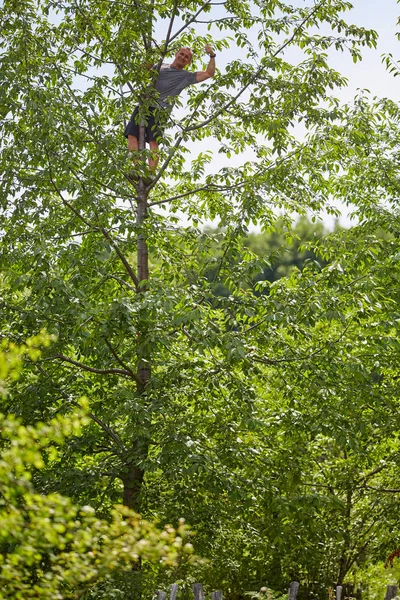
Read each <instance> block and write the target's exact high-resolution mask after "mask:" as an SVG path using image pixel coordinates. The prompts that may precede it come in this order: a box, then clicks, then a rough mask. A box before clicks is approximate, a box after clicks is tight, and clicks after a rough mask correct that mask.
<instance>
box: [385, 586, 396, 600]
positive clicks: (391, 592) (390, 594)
mask: <svg viewBox="0 0 400 600" xmlns="http://www.w3.org/2000/svg"><path fill="white" fill-rule="evenodd" d="M396 596H397V585H388V586H387V588H386V596H385V600H393V598H396Z"/></svg>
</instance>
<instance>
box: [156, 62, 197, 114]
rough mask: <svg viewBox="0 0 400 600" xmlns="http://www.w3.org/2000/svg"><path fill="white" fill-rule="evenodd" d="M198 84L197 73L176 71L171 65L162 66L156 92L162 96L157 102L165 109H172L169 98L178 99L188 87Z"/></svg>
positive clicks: (182, 70)
mask: <svg viewBox="0 0 400 600" xmlns="http://www.w3.org/2000/svg"><path fill="white" fill-rule="evenodd" d="M193 83H196V73H194V72H191V71H185V70H184V69H176V68H175V67H172V66H171V65H165V64H163V65H161V69H160V72H159V74H158V78H157V82H156V90H157V92H158V93H159V94H160V97H159V98H158V100H157V102H158V104H159V105H160V106H162V107H163V108H171V102H168V101H167V100H168V98H169V97H176V96H179V94H180V93H181V92H182V90H184V89H185V87H187V86H188V85H192V84H193Z"/></svg>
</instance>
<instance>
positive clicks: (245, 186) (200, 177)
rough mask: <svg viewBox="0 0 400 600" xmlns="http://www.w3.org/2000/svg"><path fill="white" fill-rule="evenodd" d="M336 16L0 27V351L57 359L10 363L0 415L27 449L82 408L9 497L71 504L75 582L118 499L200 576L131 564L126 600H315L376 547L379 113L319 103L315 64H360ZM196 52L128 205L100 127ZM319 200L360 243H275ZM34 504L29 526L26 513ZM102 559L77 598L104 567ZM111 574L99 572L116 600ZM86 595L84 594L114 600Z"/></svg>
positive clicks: (383, 317)
mask: <svg viewBox="0 0 400 600" xmlns="http://www.w3.org/2000/svg"><path fill="white" fill-rule="evenodd" d="M296 4H297V3H296ZM349 8H350V3H348V2H345V1H342V0H329V1H322V2H319V3H316V4H310V5H309V6H307V5H304V4H303V3H300V5H299V6H292V5H290V4H288V3H287V2H284V1H280V0H271V1H269V2H264V1H258V0H257V1H256V2H253V3H247V2H240V3H239V2H237V1H235V0H228V1H227V2H225V3H224V5H223V6H221V5H220V4H218V3H217V4H214V3H208V2H206V3H200V2H198V1H197V0H195V1H192V0H190V1H189V0H185V1H184V2H181V3H179V4H177V3H176V2H170V1H169V0H168V1H167V2H164V1H163V2H160V1H158V0H155V1H154V2H151V3H144V4H143V3H137V2H134V1H132V2H130V1H128V2H124V3H120V2H108V1H107V2H105V1H103V0H83V1H82V2H79V3H77V2H75V1H70V0H66V1H65V2H62V3H61V2H59V1H58V0H57V2H56V1H54V0H39V1H38V2H31V1H30V0H24V1H23V2H18V3H17V2H13V1H9V2H4V3H3V5H2V6H1V8H0V31H1V35H0V61H1V64H0V78H1V79H0V83H1V85H0V106H1V111H2V112H1V125H0V131H1V140H2V141H1V146H0V169H1V172H2V187H1V192H0V194H1V195H0V204H1V218H2V230H1V235H2V247H1V256H0V261H1V269H2V277H1V280H0V289H1V299H0V307H1V311H0V314H1V316H0V319H1V330H2V335H4V336H5V337H7V338H8V339H9V340H10V343H11V344H17V345H20V344H22V343H23V341H24V340H25V339H27V338H29V337H30V336H32V335H33V336H35V335H38V334H39V332H40V331H42V330H45V331H47V332H48V334H49V335H50V336H53V337H54V341H53V343H52V345H51V346H49V347H47V348H45V349H44V351H43V354H42V356H41V357H39V358H38V357H37V356H36V355H35V354H33V355H30V353H29V352H27V354H26V368H25V369H24V371H23V372H22V374H21V377H20V378H19V379H18V380H16V381H14V382H12V384H10V388H9V393H8V394H7V396H6V397H4V398H3V399H2V401H1V403H2V409H1V410H2V412H3V413H4V414H7V413H13V414H15V415H16V416H17V419H18V423H20V425H18V428H19V427H21V428H22V429H21V431H27V432H28V433H27V434H24V435H28V437H29V436H31V437H32V436H33V433H32V432H33V431H36V429H34V428H35V427H36V426H38V425H37V424H38V423H39V422H45V423H48V422H53V423H54V421H53V420H54V419H56V421H55V423H64V422H65V423H71V422H73V417H72V415H74V414H75V410H76V407H77V404H78V405H79V403H80V399H81V398H82V397H87V398H88V404H89V407H90V408H89V410H88V413H87V416H88V421H85V422H84V423H82V429H81V434H80V435H79V436H77V435H72V436H71V437H68V439H67V440H66V442H65V443H64V444H63V445H62V446H61V447H60V448H59V449H58V452H57V454H55V453H53V451H51V453H50V454H48V453H49V452H50V447H49V448H48V447H47V446H46V447H44V455H43V456H44V458H43V465H41V468H40V469H39V468H37V466H36V467H35V468H33V469H32V470H29V472H31V473H32V475H31V479H30V480H29V481H28V483H27V485H29V486H31V485H32V486H34V487H33V488H32V490H36V491H32V492H31V491H29V490H30V489H31V488H30V487H28V491H29V494H31V493H32V494H36V495H37V494H39V497H40V498H42V497H43V498H46V499H47V501H51V499H53V498H55V499H57V498H61V497H60V496H58V495H57V494H61V495H63V496H68V497H70V498H71V500H70V501H65V502H67V504H66V506H68V507H71V508H68V510H70V512H71V514H72V517H71V520H67V522H68V523H72V530H73V531H74V532H75V531H76V539H77V543H80V544H83V548H84V552H83V558H84V560H85V561H88V562H87V563H85V564H87V565H88V571H89V572H91V571H90V570H91V569H96V568H97V567H96V566H95V565H93V560H94V559H93V560H92V559H91V557H90V556H89V553H90V550H89V549H88V548H89V547H88V546H85V543H86V542H85V540H83V541H82V538H81V537H80V531H81V529H79V531H78V528H76V530H75V529H74V527H75V525H73V524H74V523H75V522H76V521H80V522H83V521H82V520H85V521H84V522H85V523H87V531H89V532H90V531H91V532H93V527H94V523H95V522H96V523H97V521H95V519H98V522H99V523H100V525H99V528H100V529H101V528H102V527H103V525H102V523H103V524H104V523H106V522H108V520H107V519H108V518H110V515H113V517H112V518H113V519H114V520H112V521H111V523H112V527H115V528H117V529H118V527H119V526H122V524H123V523H124V522H125V520H124V519H121V513H120V512H118V511H117V512H115V509H113V508H112V507H113V506H114V505H115V504H120V503H121V502H124V503H125V504H127V505H129V506H130V508H135V509H137V510H140V512H141V514H142V515H143V516H144V517H148V518H153V517H154V516H155V517H157V518H158V519H159V520H160V521H161V523H162V524H164V523H170V522H176V520H177V518H178V517H180V516H183V517H184V518H186V520H187V521H188V522H190V523H191V524H193V526H194V527H195V530H196V532H197V541H198V546H197V547H198V551H199V553H200V554H201V555H203V556H205V557H207V559H208V562H205V563H201V564H198V565H197V566H196V567H195V568H194V567H192V566H191V565H190V564H188V563H186V562H185V561H183V562H178V564H177V567H176V569H175V570H174V571H173V572H167V571H165V572H164V571H162V572H159V571H158V569H156V568H155V567H154V566H153V563H150V562H146V561H143V564H142V569H141V572H140V576H142V575H143V577H144V578H145V577H148V579H147V580H146V581H147V582H148V583H146V582H145V583H144V584H143V588H142V597H144V596H145V594H147V593H149V594H150V591H151V592H152V591H154V589H156V588H157V587H158V586H159V585H160V586H161V585H164V586H166V585H168V584H169V583H171V582H172V581H173V580H177V579H182V580H184V581H186V582H188V581H192V579H193V578H194V577H197V578H199V579H201V580H202V581H203V582H204V583H205V584H206V585H207V586H208V589H211V588H212V589H223V590H224V592H225V595H226V597H227V598H229V599H230V600H234V599H235V598H237V596H240V595H242V593H243V592H244V591H248V590H255V589H259V588H260V587H261V585H262V583H263V582H268V585H269V586H271V588H272V589H274V590H277V591H278V592H283V591H285V590H286V589H287V586H288V583H289V582H290V580H291V579H297V580H298V581H300V582H301V589H302V590H303V593H304V594H305V595H307V597H309V598H311V597H322V596H323V595H324V594H325V593H326V590H327V588H328V586H331V585H332V583H334V582H335V581H343V580H344V579H345V578H346V577H349V576H350V574H351V573H352V571H353V570H355V569H357V568H358V567H359V566H362V565H363V564H365V563H368V562H375V561H381V560H382V559H383V558H384V557H385V556H386V555H387V554H389V550H391V549H392V548H393V547H398V540H396V531H397V530H398V510H397V505H396V501H395V499H396V494H397V491H396V488H395V487H393V481H396V479H397V478H398V470H399V466H400V465H399V456H400V452H399V436H398V431H399V416H398V415H399V414H400V412H399V406H398V398H399V380H398V374H397V368H396V366H397V365H398V364H399V358H400V357H399V343H398V339H399V323H400V320H399V311H398V306H399V292H398V290H399V289H400V287H399V279H400V272H399V261H398V256H399V253H400V249H399V232H400V227H399V212H398V197H399V196H400V192H399V184H398V181H399V161H398V147H399V141H400V139H399V128H398V122H399V116H400V114H399V107H398V105H397V104H396V103H395V102H393V101H389V100H378V99H375V100H373V101H371V100H370V99H369V98H368V97H367V96H365V95H362V94H360V96H359V97H357V98H356V100H355V102H353V103H351V104H349V105H347V106H341V105H340V103H339V102H338V100H337V99H336V98H335V97H334V96H333V95H332V94H334V90H335V89H337V88H338V87H341V86H343V85H345V84H346V81H345V79H344V78H343V77H342V76H341V75H340V74H339V73H338V72H336V71H335V70H334V69H332V68H331V67H330V64H329V55H330V52H331V50H334V49H337V50H339V51H343V52H349V53H350V55H351V56H352V57H353V60H354V61H358V60H359V59H360V57H361V51H362V48H363V47H365V46H366V47H368V46H369V47H374V46H375V45H376V34H375V32H372V31H366V30H365V29H363V28H362V27H357V26H356V25H352V24H349V23H346V22H345V21H344V19H343V13H344V12H345V11H346V10H347V9H349ZM204 20H205V21H206V23H200V21H204ZM133 24H134V26H133ZM203 25H204V26H205V27H204V29H201V26H203ZM160 30H162V31H163V33H160V34H159V33H158V32H159V31H160ZM168 31H169V32H170V33H168ZM206 31H207V34H206ZM209 36H210V37H212V38H213V43H214V46H215V47H216V48H217V49H218V51H219V55H221V54H222V55H223V56H224V59H226V60H225V63H226V65H225V66H224V69H223V73H217V75H216V77H215V78H214V79H213V80H212V81H211V82H206V83H205V85H202V86H193V87H192V88H189V91H188V97H187V101H185V110H183V109H179V107H177V110H175V112H174V113H173V119H174V121H178V118H179V122H178V123H175V127H172V128H171V129H169V131H168V132H167V134H166V136H165V140H164V141H165V143H164V144H163V149H162V156H161V162H160V168H159V170H158V172H157V177H158V179H157V181H156V182H154V185H153V187H151V189H147V190H143V189H142V187H143V186H142V187H141V186H140V185H139V186H134V185H131V184H130V183H128V181H127V179H126V177H125V173H126V171H127V170H131V168H132V165H131V163H128V160H127V157H126V150H125V148H124V145H123V144H124V140H123V138H122V130H123V121H124V119H125V118H126V117H127V116H128V115H129V113H130V112H131V109H132V107H133V105H134V104H135V103H136V102H137V100H138V98H139V97H142V96H143V94H144V92H145V91H146V90H147V89H148V86H149V84H150V83H151V73H150V72H149V70H148V69H147V68H145V67H144V66H143V65H144V64H146V63H149V62H150V63H152V64H154V63H157V62H158V61H159V60H164V59H165V60H168V59H169V57H171V56H172V55H173V52H174V51H175V50H176V48H177V47H178V46H179V45H190V46H192V47H193V48H194V51H195V61H194V66H193V68H194V69H200V68H202V67H201V62H200V59H199V56H201V52H202V49H203V47H204V44H205V43H206V42H208V41H210V40H209ZM292 50H296V52H292ZM290 57H293V60H292V59H291V58H290ZM296 57H297V58H296ZM218 60H219V59H218ZM299 128H301V129H299ZM299 130H300V131H301V132H302V135H301V137H299V136H297V132H298V131H299ZM211 140H212V143H211ZM249 150H251V152H249ZM139 174H140V173H139ZM146 202H147V209H148V210H147V215H146V218H143V219H141V218H140V219H137V218H136V214H135V210H136V209H138V208H139V207H140V208H141V209H142V208H143V205H144V204H146ZM338 203H343V204H344V205H346V206H347V207H348V209H349V210H352V211H354V213H356V215H357V216H358V218H359V221H358V225H357V226H355V227H353V228H351V229H350V230H348V231H345V230H339V229H338V230H337V231H335V232H334V233H333V234H330V235H325V234H324V232H322V231H318V227H317V226H315V228H314V231H311V229H312V228H311V227H310V226H309V225H304V223H302V222H300V224H299V225H297V226H293V223H292V220H293V215H294V214H296V215H299V216H305V215H312V218H313V219H318V215H319V214H320V212H321V211H325V212H327V213H328V214H330V215H338V209H337V204H338ZM138 212H139V211H138ZM182 213H183V214H184V216H185V221H184V223H185V224H183V223H182V220H181V215H182ZM278 215H280V216H279V217H278ZM210 220H211V221H214V222H215V223H216V226H217V227H218V232H217V234H216V235H214V234H211V233H210V232H209V231H207V230H204V225H205V223H207V222H210ZM250 225H257V226H258V227H260V229H261V231H262V237H261V238H255V237H254V236H248V230H249V227H250ZM303 227H304V228H305V229H310V232H312V233H313V234H315V235H313V236H311V239H310V240H307V239H306V238H307V235H308V233H310V232H308V231H302V228H303ZM282 232H284V236H285V238H286V240H285V248H284V258H283V259H282V258H281V253H282V252H281V248H282ZM377 232H378V233H377ZM382 232H383V235H382ZM322 234H324V235H322ZM290 237H292V238H293V241H292V242H290ZM297 238H300V239H297ZM261 242H262V243H261ZM300 242H301V244H302V248H300V247H299V243H300ZM260 243H261V247H260ZM146 245H147V248H146ZM139 246H140V248H141V250H143V251H144V250H147V249H148V251H149V253H150V256H151V263H150V265H151V269H150V275H149V277H147V274H146V275H143V273H144V272H145V271H146V269H145V267H147V263H146V258H145V257H146V252H142V254H140V252H137V250H138V247H139ZM275 250H276V251H275ZM285 256H286V258H285ZM315 258H317V261H318V262H316V260H315ZM139 271H140V272H141V275H139ZM218 293H220V294H222V295H219V296H218V297H217V298H216V294H218ZM16 367H18V365H17V364H16ZM143 373H145V374H146V376H144V375H143ZM2 378H4V375H2ZM71 419H72V421H71ZM38 427H39V429H40V427H42V426H38ZM17 430H19V429H17ZM49 435H51V434H49ZM17 439H18V438H17ZM29 439H30V437H29ZM32 443H33V442H32ZM11 447H12V446H11ZM17 447H18V445H17ZM51 447H53V445H52V444H51ZM39 450H40V448H39ZM39 450H37V452H39ZM35 452H36V451H35ZM35 456H39V455H38V454H37V453H36V454H35ZM42 494H43V496H42ZM54 494H56V495H54ZM35 498H36V496H35ZM49 499H50V500H49ZM60 502H61V500H60ZM63 502H64V500H63ZM32 503H33V504H34V506H36V505H37V506H38V512H37V516H38V518H39V519H40V518H42V517H43V514H44V513H43V511H46V510H47V509H48V505H46V504H45V503H44V504H40V503H39V501H38V500H36V499H35V500H32ZM75 504H76V505H79V506H85V505H91V506H94V507H95V509H96V513H95V514H96V517H95V516H94V515H93V514H91V513H89V514H87V513H85V512H84V513H83V514H81V512H82V511H80V509H74V508H73V506H75ZM21 508H22V509H23V510H24V511H25V513H26V514H28V513H29V510H30V508H29V506H26V505H25V504H22V505H21ZM57 510H58V512H57V515H60V514H61V512H62V511H61V508H59V509H57ZM113 510H114V512H112V511H113ZM74 511H75V512H74ZM31 512H32V511H31ZM25 513H24V514H25ZM33 516H34V515H33V513H32V516H31V514H30V513H29V518H33ZM49 518H50V517H49ZM60 518H61V517H60ZM65 518H66V517H65ZM135 518H136V517H132V519H133V523H136V521H135ZM53 521H54V519H53ZM53 521H52V518H51V519H50V521H49V522H50V523H52V522H53ZM104 527H106V525H104ZM27 529H28V531H29V528H27ZM46 531H47V529H46ZM82 531H86V530H82ZM135 531H136V529H135V526H134V525H133V533H132V535H136V534H135ZM67 532H68V529H66V531H65V532H59V534H58V535H59V536H60V538H62V539H65V535H67ZM10 535H11V534H10ZM82 535H83V533H82ZM171 535H174V534H171ZM57 539H58V538H57ZM74 539H75V537H74ZM107 539H108V538H107ZM135 539H136V538H135ZM109 540H110V541H109V543H110V544H111V546H112V544H114V543H115V544H117V540H115V539H114V538H113V537H112V536H111V537H110V538H109ZM40 543H41V541H40V540H39V539H38V540H36V541H35V544H36V545H38V546H39V544H40ZM44 543H46V544H48V543H50V542H48V541H46V540H44ZM71 543H72V544H73V543H74V542H70V541H68V544H71ZM90 543H91V542H90ZM90 543H89V545H90ZM107 543H108V542H107ZM137 543H139V542H137ZM132 544H136V541H135V540H133V539H132ZM135 547H136V546H135ZM101 549H102V546H101V544H99V548H97V546H96V550H98V552H99V556H100V557H101V560H103V559H104V562H101V563H100V564H99V565H98V568H99V577H103V573H104V571H103V570H102V569H107V568H108V567H107V564H108V566H110V564H109V563H107V561H108V560H111V561H112V560H113V559H110V558H109V557H108V558H107V557H105V556H103V555H102V550H101ZM27 552H28V550H27ZM35 552H36V549H35ZM37 552H38V553H40V551H39V549H38V550H37ZM64 552H69V549H67V547H66V548H58V549H57V552H55V556H56V557H57V559H55V560H58V557H59V556H60V555H61V554H62V553H64ZM34 557H35V554H34V555H33V558H29V560H35V561H36V559H35V558H34ZM150 558H151V557H150ZM37 560H38V561H39V562H35V563H34V565H35V568H36V571H35V573H36V574H35V577H40V576H41V575H40V573H41V571H40V569H42V568H43V569H44V567H42V565H41V563H40V560H41V559H37ZM91 560H92V562H90V561H91ZM99 560H100V559H99ZM39 563H40V564H39ZM128 563H129V561H128V560H127V561H126V563H125V564H123V562H122V561H121V563H119V564H120V566H121V569H122V568H125V567H126V568H127V569H128V570H129V569H130V566H129V564H128ZM55 564H58V563H55ZM17 566H18V565H17ZM111 566H112V567H114V563H112V564H111ZM15 568H17V567H15ZM18 568H19V567H18ZM24 568H25V567H24ZM70 572H71V573H78V570H74V569H72V567H71V571H70ZM82 572H83V570H82ZM82 572H79V577H85V575H84V574H82ZM71 576H72V575H71ZM131 576H132V574H131V573H124V574H121V573H118V574H117V575H116V578H115V581H117V580H118V585H119V586H120V587H119V588H118V589H120V591H121V593H120V596H121V597H122V598H124V597H125V598H128V597H129V596H128V594H129V582H130V581H131V579H130V577H131ZM66 577H68V576H67V575H66ZM21 581H22V580H21ZM79 581H80V580H79ZM79 581H76V582H75V583H71V587H72V588H74V586H75V591H76V586H78V588H79V585H80V583H79ZM113 581H114V580H113ZM84 583H85V582H84ZM86 583H87V581H86ZM10 585H11V584H10ZM15 585H16V584H15ZM49 585H50V584H49ZM102 585H103V587H101V589H100V588H96V591H95V592H93V595H95V594H96V593H97V594H98V597H100V594H103V596H104V597H107V594H111V592H110V588H109V587H108V586H107V582H105V583H103V584H102ZM63 593H64V592H63ZM71 593H72V592H71ZM74 593H75V592H74ZM137 593H138V597H139V596H140V592H139V591H138V592H137ZM110 597H111V596H110Z"/></svg>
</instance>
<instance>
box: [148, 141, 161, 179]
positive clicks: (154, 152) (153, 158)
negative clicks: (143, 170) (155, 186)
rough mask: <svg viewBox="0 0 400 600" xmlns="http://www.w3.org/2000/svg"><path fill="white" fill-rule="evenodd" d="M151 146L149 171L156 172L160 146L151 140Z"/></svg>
mask: <svg viewBox="0 0 400 600" xmlns="http://www.w3.org/2000/svg"><path fill="white" fill-rule="evenodd" d="M149 144H150V157H149V169H150V171H152V172H154V171H155V170H156V169H157V165H158V161H159V160H160V155H159V153H158V144H157V142H156V141H155V140H151V142H149Z"/></svg>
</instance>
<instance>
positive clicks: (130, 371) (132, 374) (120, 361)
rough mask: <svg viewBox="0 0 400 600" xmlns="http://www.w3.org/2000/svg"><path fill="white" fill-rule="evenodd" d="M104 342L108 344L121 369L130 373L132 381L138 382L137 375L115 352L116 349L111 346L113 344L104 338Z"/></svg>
mask: <svg viewBox="0 0 400 600" xmlns="http://www.w3.org/2000/svg"><path fill="white" fill-rule="evenodd" d="M104 341H105V343H106V344H107V346H108V347H109V348H110V350H111V353H112V355H113V357H114V358H115V360H116V361H117V362H118V363H119V364H120V365H121V367H123V369H125V370H126V371H127V372H128V373H130V374H131V377H132V379H135V381H137V375H136V374H135V373H134V372H133V371H132V369H131V368H130V367H128V366H127V365H126V364H125V363H124V361H123V360H122V358H121V357H120V356H119V355H118V354H117V351H116V350H115V348H114V346H113V345H112V344H111V342H110V341H109V340H108V339H107V338H106V337H105V338H104Z"/></svg>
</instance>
